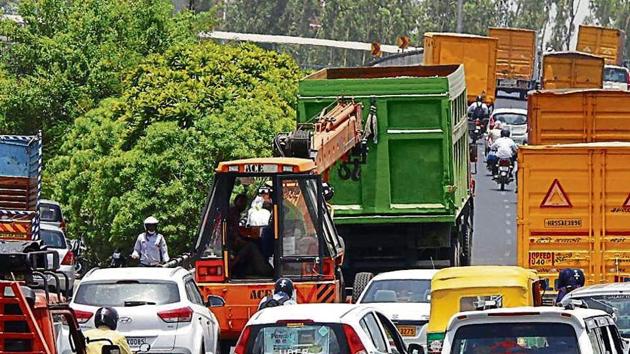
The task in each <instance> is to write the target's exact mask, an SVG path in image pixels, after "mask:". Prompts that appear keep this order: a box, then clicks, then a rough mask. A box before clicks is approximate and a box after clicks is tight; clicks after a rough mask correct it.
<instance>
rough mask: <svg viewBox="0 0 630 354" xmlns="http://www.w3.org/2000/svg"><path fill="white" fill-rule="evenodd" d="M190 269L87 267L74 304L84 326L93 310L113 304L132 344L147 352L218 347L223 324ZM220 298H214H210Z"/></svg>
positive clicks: (185, 353)
mask: <svg viewBox="0 0 630 354" xmlns="http://www.w3.org/2000/svg"><path fill="white" fill-rule="evenodd" d="M210 300H211V299H208V303H206V302H205V301H204V300H203V298H202V296H201V293H200V292H199V289H198V288H197V285H196V284H195V282H194V280H193V277H192V276H191V274H190V273H189V272H188V271H186V270H185V269H183V268H181V267H178V268H109V269H95V270H92V271H90V272H88V273H87V274H86V275H85V276H84V278H83V280H82V281H81V283H80V284H79V286H78V288H77V290H76V293H75V296H74V298H73V299H72V301H71V302H70V307H72V309H73V310H74V311H75V314H76V316H77V319H78V321H79V324H80V326H81V328H82V329H84V330H85V329H90V328H93V327H94V318H93V317H94V313H95V312H96V310H98V309H99V308H100V307H113V308H115V309H116V310H117V311H118V315H119V317H120V319H119V321H118V330H119V331H120V332H121V333H122V334H124V335H125V337H127V342H128V343H129V346H130V347H131V349H132V350H134V351H138V350H143V352H149V353H182V354H200V353H208V354H209V353H218V352H219V340H218V339H219V338H218V337H219V324H218V322H217V319H216V318H215V316H214V315H213V314H212V312H210V310H209V309H208V307H207V306H211V304H210V302H211V301H210ZM212 300H216V299H212Z"/></svg>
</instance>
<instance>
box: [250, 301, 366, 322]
mask: <svg viewBox="0 0 630 354" xmlns="http://www.w3.org/2000/svg"><path fill="white" fill-rule="evenodd" d="M369 310H373V308H372V307H369V306H357V305H353V304H299V305H286V306H278V307H271V308H267V309H265V310H263V311H258V312H257V313H256V314H255V315H254V316H253V317H252V318H251V319H250V320H249V323H248V324H250V325H259V324H269V323H276V322H277V321H278V320H312V321H314V322H320V323H321V322H324V323H326V322H327V323H341V322H342V318H345V317H347V316H349V315H350V314H355V313H363V312H367V311H369Z"/></svg>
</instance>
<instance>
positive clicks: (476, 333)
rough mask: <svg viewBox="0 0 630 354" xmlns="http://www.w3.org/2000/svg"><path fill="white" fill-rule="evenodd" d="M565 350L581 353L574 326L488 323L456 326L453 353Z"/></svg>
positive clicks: (565, 352) (547, 351)
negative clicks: (457, 327)
mask: <svg viewBox="0 0 630 354" xmlns="http://www.w3.org/2000/svg"><path fill="white" fill-rule="evenodd" d="M461 353H528V354H532V353H535V354H537V353H540V354H542V353H562V354H578V353H579V349H578V342H577V336H576V334H575V330H574V329H573V327H572V326H571V325H568V324H564V323H525V322H507V323H488V324H475V325H468V326H463V327H461V328H459V329H458V330H457V332H456V333H455V337H454V339H453V345H452V347H451V354H461Z"/></svg>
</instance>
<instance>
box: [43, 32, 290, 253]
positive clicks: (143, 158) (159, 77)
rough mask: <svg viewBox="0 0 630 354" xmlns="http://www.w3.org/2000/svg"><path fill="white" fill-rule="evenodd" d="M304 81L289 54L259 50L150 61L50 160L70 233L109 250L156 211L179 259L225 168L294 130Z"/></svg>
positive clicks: (213, 50)
mask: <svg viewBox="0 0 630 354" xmlns="http://www.w3.org/2000/svg"><path fill="white" fill-rule="evenodd" d="M299 75H300V74H299V69H298V67H297V66H296V65H295V63H294V62H293V60H292V59H291V58H290V57H288V56H285V55H280V54H277V53H275V52H269V51H265V50H262V49H260V48H257V47H255V46H251V45H247V46H239V47H234V46H224V45H217V44H213V43H205V44H201V45H179V46H175V47H173V48H171V49H168V50H167V51H166V53H165V54H163V55H158V54H155V55H151V56H149V57H148V58H147V59H146V60H145V61H143V62H142V63H141V64H140V65H139V66H138V67H137V68H136V69H135V70H133V71H132V72H131V73H130V74H129V75H128V76H127V78H126V81H125V83H126V85H128V88H127V89H125V90H124V92H123V93H122V95H121V96H120V97H119V98H113V99H108V100H104V101H103V102H101V104H100V105H99V106H98V107H97V108H95V109H92V110H90V111H88V112H87V113H86V114H84V115H82V116H81V117H79V118H78V119H76V121H75V124H74V125H73V127H72V129H71V130H70V131H69V133H68V134H67V139H66V140H65V142H64V144H63V145H62V147H61V151H60V153H59V155H58V156H56V157H55V158H53V159H52V161H50V165H49V173H50V176H49V178H48V180H47V186H49V188H50V189H51V190H50V194H51V195H52V197H54V198H55V199H57V200H59V201H60V202H61V203H62V204H63V205H64V206H66V207H67V213H68V214H69V215H70V219H71V221H72V222H71V224H70V225H71V230H70V232H71V233H72V234H74V235H83V236H84V237H85V239H86V240H87V242H88V244H89V245H90V246H92V247H93V248H95V249H96V250H99V251H101V252H99V253H100V254H109V253H108V251H110V250H111V249H112V248H113V247H115V246H119V247H122V248H123V249H129V248H130V247H132V244H133V240H134V239H135V236H136V235H137V234H138V233H139V232H140V231H141V230H142V220H143V219H144V218H145V217H147V216H148V215H155V216H156V217H157V218H158V219H160V220H161V224H160V228H161V231H162V232H163V233H164V234H165V235H166V237H167V240H168V242H169V245H170V246H171V248H172V249H173V253H177V252H180V251H183V250H187V248H188V247H190V245H191V241H192V240H193V238H194V236H195V232H196V231H197V228H198V223H199V220H200V217H199V216H200V212H201V208H202V207H203V205H204V203H205V199H206V196H207V192H208V188H209V185H210V182H211V179H212V175H213V172H212V171H213V168H214V167H216V165H217V163H218V162H219V161H222V160H228V159H235V158H243V157H253V156H263V155H268V154H269V153H270V150H269V149H270V139H271V137H273V136H274V135H275V134H276V133H277V132H279V131H283V130H287V129H291V128H292V126H293V124H294V121H295V111H294V109H293V108H292V107H293V106H294V105H295V104H296V102H295V100H296V96H297V84H296V83H297V80H298V77H299Z"/></svg>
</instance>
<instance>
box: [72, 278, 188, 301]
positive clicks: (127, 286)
mask: <svg viewBox="0 0 630 354" xmlns="http://www.w3.org/2000/svg"><path fill="white" fill-rule="evenodd" d="M74 302H75V303H77V304H81V305H89V306H99V307H102V306H112V307H123V306H138V305H165V304H173V303H176V302H179V290H178V288H177V284H175V283H174V282H153V281H130V282H126V281H125V282H117V283H85V284H81V285H80V286H79V289H78V290H77V294H76V296H75V300H74Z"/></svg>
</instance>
